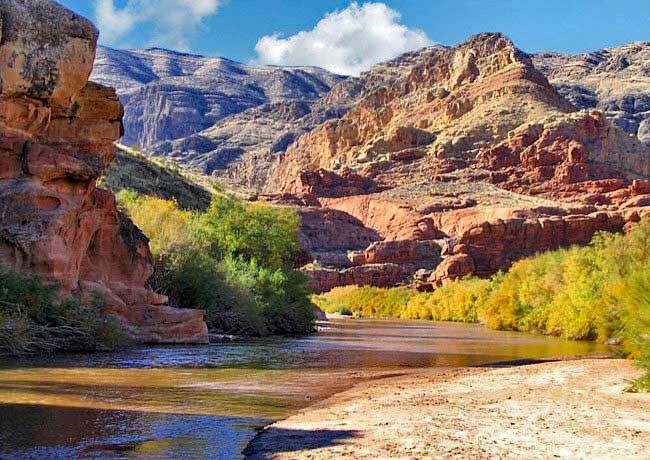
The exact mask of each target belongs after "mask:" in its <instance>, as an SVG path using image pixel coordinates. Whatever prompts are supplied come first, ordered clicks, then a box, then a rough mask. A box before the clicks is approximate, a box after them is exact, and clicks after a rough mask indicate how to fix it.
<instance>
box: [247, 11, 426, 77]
mask: <svg viewBox="0 0 650 460" xmlns="http://www.w3.org/2000/svg"><path fill="white" fill-rule="evenodd" d="M400 19H401V15H400V13H398V12H397V11H395V10H393V9H391V8H389V7H388V6H386V5H385V4H384V3H364V4H362V5H359V4H358V3H356V2H355V3H352V4H351V5H350V6H349V7H348V8H346V9H344V10H341V11H334V12H333V13H328V14H326V15H325V17H324V18H323V19H321V20H320V21H319V22H318V24H316V27H314V28H313V29H312V30H309V31H302V32H298V33H297V34H296V35H293V36H291V37H288V38H282V37H281V36H280V34H274V35H267V36H264V37H262V38H261V39H260V40H259V41H258V42H257V45H256V46H255V51H256V52H257V56H258V57H257V59H256V62H258V63H260V64H275V65H313V66H319V67H323V68H325V69H327V70H330V71H332V72H336V73H339V74H344V75H358V74H359V73H360V72H363V71H364V70H368V69H370V68H371V67H372V66H373V65H375V64H377V63H378V62H383V61H386V60H389V59H392V58H394V57H396V56H398V55H400V54H402V53H404V52H406V51H411V50H414V49H418V48H422V47H424V46H428V45H431V44H432V41H431V39H430V38H429V37H428V36H427V35H426V34H425V33H424V32H423V31H421V30H417V29H409V28H408V27H406V26H404V25H402V24H400Z"/></svg>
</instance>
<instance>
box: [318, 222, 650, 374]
mask: <svg viewBox="0 0 650 460" xmlns="http://www.w3.org/2000/svg"><path fill="white" fill-rule="evenodd" d="M314 301H315V303H316V304H317V305H319V306H320V307H321V308H323V309H324V310H325V311H332V308H334V307H336V308H339V307H340V306H347V307H349V308H350V309H351V310H352V311H353V312H354V313H355V314H359V315H362V316H382V317H397V318H417V319H434V320H449V321H464V322H484V323H485V324H486V325H487V326H488V327H490V328H493V329H502V330H515V331H525V332H537V333H543V334H549V335H556V336H561V337H564V338H567V339H576V340H598V341H600V342H608V341H609V342H614V343H621V344H622V347H623V350H624V351H625V352H626V353H627V354H628V355H629V356H632V357H635V358H636V359H638V362H639V363H640V364H641V365H643V366H645V367H646V368H647V369H649V370H650V219H644V220H643V221H642V222H640V223H639V224H638V225H636V227H635V228H633V229H632V230H631V231H630V232H629V233H627V234H625V235H621V234H607V233H600V234H598V235H596V236H595V237H594V239H593V241H592V243H591V244H590V245H589V246H586V247H581V248H578V247H573V248H569V249H559V250H555V251H549V252H546V253H543V254H540V255H537V256H534V257H530V258H527V259H523V260H520V261H518V262H516V263H515V264H514V265H513V266H512V267H511V269H510V270H509V271H508V272H506V273H499V274H497V275H495V276H493V277H492V278H491V279H489V280H480V279H477V278H465V279H462V280H457V281H454V282H452V283H449V284H447V285H445V286H443V287H441V288H440V289H438V290H436V291H435V292H433V293H418V292H415V291H407V290H405V289H403V288H394V289H378V288H370V287H345V288H337V289H334V290H332V291H331V292H329V293H326V294H322V295H320V296H316V297H314ZM384 302H386V304H385V305H384ZM647 380H650V378H648V379H647ZM648 383H650V382H648Z"/></svg>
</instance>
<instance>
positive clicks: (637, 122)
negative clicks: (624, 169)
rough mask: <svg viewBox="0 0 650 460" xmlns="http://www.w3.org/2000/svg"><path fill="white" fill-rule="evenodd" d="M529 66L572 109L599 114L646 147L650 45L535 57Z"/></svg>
mask: <svg viewBox="0 0 650 460" xmlns="http://www.w3.org/2000/svg"><path fill="white" fill-rule="evenodd" d="M533 62H534V63H535V66H536V67H537V68H538V69H539V70H541V71H542V72H543V73H544V74H545V75H546V76H547V77H548V79H549V80H550V82H551V83H552V84H553V85H554V86H555V87H556V88H557V89H558V91H559V92H560V93H561V94H562V95H564V96H565V97H566V98H567V99H569V100H570V101H571V102H572V103H573V104H574V105H576V106H577V107H579V108H583V109H591V108H597V109H599V110H602V111H603V112H605V115H606V116H607V118H609V119H610V120H611V121H612V122H613V123H614V124H615V125H616V126H618V127H619V128H621V129H623V130H624V131H626V132H627V133H630V134H633V135H635V136H637V137H638V138H639V139H640V140H641V141H642V142H644V143H646V144H648V145H650V42H645V43H630V44H628V45H625V46H621V47H617V48H608V49H603V50H599V51H594V52H591V53H586V54H579V55H569V54H561V53H538V54H535V55H534V56H533Z"/></svg>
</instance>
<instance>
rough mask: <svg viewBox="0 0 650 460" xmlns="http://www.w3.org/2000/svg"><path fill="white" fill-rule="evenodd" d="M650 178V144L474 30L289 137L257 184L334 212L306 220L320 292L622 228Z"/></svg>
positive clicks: (401, 278) (486, 270)
mask: <svg viewBox="0 0 650 460" xmlns="http://www.w3.org/2000/svg"><path fill="white" fill-rule="evenodd" d="M326 97H330V96H326ZM649 177H650V148H648V147H647V146H645V145H644V144H643V143H642V142H640V141H639V140H638V139H636V138H634V137H632V136H630V135H629V134H626V133H625V132H623V131H622V130H620V129H619V128H618V127H616V126H614V125H613V124H612V122H611V121H610V120H608V118H607V117H606V116H605V115H604V114H603V113H602V112H600V111H579V110H577V109H576V108H575V107H574V106H573V105H572V104H570V103H569V102H568V101H567V100H566V99H564V98H563V97H562V96H561V95H560V94H559V93H558V91H556V89H555V88H554V87H553V86H552V85H550V84H549V82H548V81H547V80H546V78H545V77H544V75H543V74H542V73H540V72H539V71H538V70H536V69H535V67H534V66H533V62H532V60H531V58H530V57H529V56H527V55H526V54H525V53H523V52H521V51H520V50H518V49H517V48H516V47H515V46H514V45H513V44H512V43H511V42H510V41H509V40H508V39H507V38H505V37H503V36H502V35H499V34H482V35H478V36H476V37H473V38H471V39H470V40H469V41H467V42H466V43H463V44H461V45H459V46H457V47H455V48H451V49H447V50H437V51H436V52H435V53H431V54H429V55H428V57H427V59H424V60H421V61H418V62H417V63H416V64H415V65H413V66H412V67H411V68H410V70H409V71H408V72H405V73H404V74H403V75H402V77H401V78H398V79H397V81H396V82H393V83H392V84H391V85H390V86H379V87H377V88H376V89H375V90H374V91H372V92H370V93H369V94H367V95H366V96H365V97H363V98H361V99H360V101H359V102H358V103H357V104H356V105H355V106H354V107H353V108H351V109H350V110H349V111H348V112H347V114H346V115H344V116H343V117H342V118H340V119H336V120H330V121H327V122H325V123H324V124H322V125H321V126H319V127H317V128H316V129H314V130H313V131H311V132H310V133H308V134H305V135H303V136H301V137H300V138H298V139H297V140H296V141H295V142H294V143H293V144H292V145H291V146H290V147H289V148H288V149H287V151H286V153H284V154H280V155H279V156H278V158H277V160H276V161H275V163H274V165H273V167H272V169H271V173H270V180H269V181H268V185H267V190H268V191H270V192H274V193H275V194H274V195H273V196H272V199H273V200H274V201H280V202H285V203H288V204H291V205H294V206H296V205H297V206H299V207H298V209H299V212H300V213H301V214H302V215H311V216H326V215H331V213H332V212H333V211H336V212H337V219H336V220H334V221H330V224H331V225H330V224H326V223H325V222H326V220H325V219H324V220H323V222H322V223H321V226H322V227H323V228H327V231H323V232H318V231H314V230H313V229H312V228H313V227H314V224H313V217H312V218H311V219H307V220H306V222H307V223H306V225H305V231H307V232H308V233H309V235H310V237H309V238H307V239H306V241H305V242H303V247H304V248H305V250H306V252H307V256H306V257H305V259H306V260H307V259H309V260H310V262H311V263H310V264H308V265H306V266H305V267H304V270H305V272H306V273H307V274H308V275H309V276H310V277H311V279H312V281H313V286H314V288H315V289H316V290H317V291H323V290H328V289H331V288H332V287H334V286H337V285H344V284H370V285H375V286H386V285H394V284H407V283H415V284H416V285H417V286H418V287H419V288H420V289H423V290H429V289H434V288H435V287H436V286H439V285H440V284H442V283H445V282H447V281H448V280H451V279H455V278H458V277H462V276H465V275H469V274H476V275H479V276H489V275H491V274H493V273H496V272H497V271H498V270H502V269H506V268H508V267H509V266H510V265H511V264H512V262H514V261H515V260H517V259H520V258H522V257H525V256H528V255H532V254H535V253H537V252H540V251H544V250H547V249H552V248H558V247H565V246H569V245H573V244H586V243H588V242H589V241H590V240H591V238H592V236H593V235H594V234H595V233H596V232H598V231H621V230H623V229H625V228H627V226H629V225H631V224H632V223H634V222H636V221H638V220H639V218H640V217H641V216H643V215H645V214H646V213H647V212H648V211H650V208H647V203H648V202H650V200H648V198H650V195H648V188H649V187H650V182H648V178H649ZM345 216H348V219H346V217H345ZM342 222H345V224H342ZM332 225H333V226H334V228H332ZM337 228H338V229H339V231H337V230H336V229H337ZM368 231H371V232H374V234H373V239H372V241H368V242H367V243H366V242H365V241H364V240H363V238H359V236H360V235H366V234H368ZM341 234H342V235H346V236H349V240H348V241H347V242H346V243H344V241H345V239H346V238H345V236H341ZM332 235H337V236H336V237H334V239H335V240H336V241H339V242H341V243H342V244H338V245H336V247H333V246H332V245H329V241H330V239H331V238H332V237H333V236H332ZM364 244H365V245H364ZM322 248H327V250H322Z"/></svg>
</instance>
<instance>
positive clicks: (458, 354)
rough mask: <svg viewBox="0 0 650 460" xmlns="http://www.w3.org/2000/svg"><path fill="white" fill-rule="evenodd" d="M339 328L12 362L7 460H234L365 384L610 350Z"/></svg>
mask: <svg viewBox="0 0 650 460" xmlns="http://www.w3.org/2000/svg"><path fill="white" fill-rule="evenodd" d="M335 326H336V327H334V328H331V329H328V330H326V331H323V332H321V333H318V334H315V335H312V336H308V337H303V338H298V339H282V338H275V339H261V340H252V341H247V342H242V343H233V344H219V345H211V346H205V347H184V346H177V347H155V348H137V349H133V350H129V351H125V352H121V353H112V354H109V353H107V354H91V355H61V356H55V357H51V358H40V359H29V360H8V361H4V362H0V401H2V404H1V405H0V459H12V460H17V459H21V460H22V459H32V458H33V459H36V458H38V459H41V458H47V459H59V458H60V459H69V458H83V459H86V458H87V459H140V458H142V459H145V458H146V459H168V458H169V459H194V458H197V459H199V458H200V459H204V458H205V459H210V458H214V459H233V458H237V457H238V453H239V452H240V451H241V449H242V447H243V445H244V444H245V443H246V442H247V440H248V439H250V438H251V437H252V436H253V434H254V428H255V427H256V426H260V425H262V424H264V423H266V422H267V421H268V420H270V419H277V418H280V417H284V416H286V415H288V414H289V413H291V412H293V411H295V410H297V409H298V408H301V407H304V406H305V405H307V404H308V403H310V402H313V401H315V400H318V399H322V398H325V397H327V396H330V395H331V394H334V393H336V392H338V391H341V390H344V389H345V388H348V387H350V386H351V385H353V384H354V383H356V382H359V381H362V380H365V379H369V378H377V377H379V376H382V375H394V374H396V373H403V372H408V371H412V370H415V369H417V368H421V367H431V366H468V365H477V364H483V363H486V362H493V361H502V360H513V359H519V358H538V357H549V356H568V355H577V354H588V353H591V352H603V351H605V350H604V349H603V348H602V347H599V346H596V345H594V344H591V343H587V342H568V341H564V340H560V339H556V338H549V337H542V336H532V335H526V334H516V333H503V332H495V331H489V330H486V329H484V328H482V327H478V326H471V325H461V324H457V325H456V324H447V323H430V322H404V321H401V322H399V321H397V322H396V321H376V320H374V321H373V320H348V321H340V322H337V323H335Z"/></svg>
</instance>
